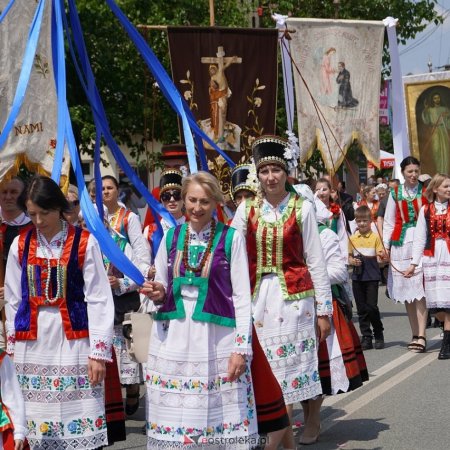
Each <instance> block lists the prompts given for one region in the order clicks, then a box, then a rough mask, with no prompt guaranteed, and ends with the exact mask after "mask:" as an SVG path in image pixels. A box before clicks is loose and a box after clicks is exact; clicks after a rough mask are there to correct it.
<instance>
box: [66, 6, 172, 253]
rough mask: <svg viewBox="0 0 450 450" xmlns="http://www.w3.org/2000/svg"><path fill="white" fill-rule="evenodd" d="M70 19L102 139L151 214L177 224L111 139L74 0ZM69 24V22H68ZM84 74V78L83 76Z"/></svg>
mask: <svg viewBox="0 0 450 450" xmlns="http://www.w3.org/2000/svg"><path fill="white" fill-rule="evenodd" d="M69 5H70V7H69V17H70V21H71V30H69V29H68V27H67V29H66V33H67V36H68V40H69V48H71V54H72V58H73V60H74V64H75V68H76V70H77V72H78V76H79V78H80V82H81V84H82V86H83V89H84V90H85V93H86V96H87V98H88V100H89V103H90V104H91V108H92V111H93V113H94V121H95V123H96V126H97V127H99V128H100V129H101V132H102V134H103V137H104V138H105V141H106V143H107V145H108V146H109V148H110V150H111V152H112V154H113V156H114V157H115V159H116V161H117V162H118V164H119V166H120V167H121V168H122V170H123V171H124V172H125V174H126V175H127V176H128V178H129V179H130V181H131V182H132V183H133V184H134V185H135V187H136V188H137V189H138V191H139V192H140V193H141V195H143V196H144V198H145V199H146V201H147V203H148V204H149V207H150V208H151V210H152V213H153V214H154V215H155V216H156V215H160V216H161V217H163V218H164V219H165V220H167V221H168V222H169V223H171V224H172V225H175V224H176V221H175V220H174V218H173V217H172V215H171V214H170V213H168V211H167V210H166V209H165V208H164V207H163V206H162V205H161V204H160V203H159V202H157V201H156V200H155V199H154V197H153V196H152V195H151V194H150V193H149V192H148V190H147V188H146V187H145V185H144V184H143V183H142V181H141V180H140V178H139V177H138V176H137V175H136V173H135V171H134V170H133V168H132V167H131V166H130V165H129V163H128V161H127V160H126V158H125V157H124V156H123V154H122V152H121V151H120V148H119V147H118V146H117V144H116V142H115V140H114V138H113V137H112V134H111V132H110V130H109V125H108V122H107V119H106V113H105V111H104V108H103V104H102V102H101V98H100V95H99V93H98V89H97V87H96V85H95V79H94V76H93V73H92V69H91V67H90V64H89V59H88V56H87V52H86V47H85V44H84V40H83V36H82V32H81V25H80V23H79V18H78V14H77V12H76V8H75V3H74V1H73V0H69ZM66 25H67V22H66ZM70 31H72V35H73V37H74V42H75V45H76V46H77V52H78V54H79V56H80V58H81V64H82V66H83V74H82V73H81V69H80V67H79V65H78V62H77V59H76V57H75V51H74V49H73V45H72V42H71V39H70ZM83 75H84V76H83ZM84 77H86V79H87V86H86V83H85V82H84ZM156 225H157V227H158V230H157V232H156V233H154V235H153V244H154V245H153V248H154V249H155V251H156V249H157V248H158V246H159V242H160V240H161V238H162V234H163V232H162V227H161V224H160V223H159V221H157V222H156Z"/></svg>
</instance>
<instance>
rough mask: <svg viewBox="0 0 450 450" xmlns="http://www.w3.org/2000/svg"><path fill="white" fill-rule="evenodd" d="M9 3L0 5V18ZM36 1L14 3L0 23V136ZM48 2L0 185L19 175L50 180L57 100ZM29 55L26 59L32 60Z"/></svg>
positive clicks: (0, 159)
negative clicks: (37, 175) (32, 174)
mask: <svg viewBox="0 0 450 450" xmlns="http://www.w3.org/2000/svg"><path fill="white" fill-rule="evenodd" d="M8 3H9V0H0V14H1V12H3V11H4V10H5V8H6V6H7V5H8ZM37 7H38V2H30V1H29V0H16V1H15V2H14V3H13V4H12V6H11V9H10V10H9V11H8V12H7V14H6V15H5V17H4V19H3V21H2V22H1V23H0V132H1V131H2V130H3V128H4V126H5V123H6V121H7V119H8V117H9V114H10V111H11V108H12V106H13V104H14V99H15V96H16V90H17V89H18V85H19V83H18V81H19V75H20V73H21V70H22V66H23V63H24V55H25V53H26V52H25V49H26V46H27V42H28V34H29V30H30V28H31V26H32V22H33V17H34V15H35V12H36V8H37ZM51 10H52V2H51V1H47V2H46V3H45V10H44V12H43V19H42V27H41V31H40V34H39V41H38V44H37V50H36V54H35V56H34V59H33V60H32V61H31V63H32V70H31V75H30V80H29V82H28V85H27V86H25V88H26V90H25V96H24V101H23V104H22V107H21V109H20V112H19V114H18V116H17V119H16V121H15V123H14V126H13V128H12V130H11V132H10V133H9V135H8V139H7V141H6V144H5V145H4V146H3V148H2V149H0V180H3V179H5V178H7V177H10V176H14V175H16V174H17V173H18V172H19V170H21V169H24V168H25V169H26V170H28V171H30V172H36V173H41V174H45V175H50V174H51V172H52V167H53V160H54V152H55V148H56V132H57V97H56V87H55V81H54V73H53V60H52V47H51ZM32 57H33V55H31V58H32ZM69 164H70V159H69V157H68V156H67V154H66V156H65V158H64V162H63V167H62V177H61V183H64V182H65V181H66V179H67V178H66V175H67V173H68V171H69Z"/></svg>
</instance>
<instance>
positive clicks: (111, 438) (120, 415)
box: [105, 348, 127, 445]
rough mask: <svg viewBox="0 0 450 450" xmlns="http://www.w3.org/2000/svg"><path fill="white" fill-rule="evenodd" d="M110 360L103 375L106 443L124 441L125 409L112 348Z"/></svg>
mask: <svg viewBox="0 0 450 450" xmlns="http://www.w3.org/2000/svg"><path fill="white" fill-rule="evenodd" d="M112 359H113V360H112V362H110V363H106V376H105V415H106V426H107V432H108V445H112V444H113V443H114V442H118V441H124V440H125V439H126V438H127V436H126V430H125V411H124V408H123V400H122V386H121V385H120V377H119V369H118V367H117V358H116V352H115V351H114V348H113V349H112Z"/></svg>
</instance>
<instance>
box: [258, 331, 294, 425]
mask: <svg viewBox="0 0 450 450" xmlns="http://www.w3.org/2000/svg"><path fill="white" fill-rule="evenodd" d="M252 349H253V359H252V364H251V371H252V381H253V391H254V393H255V403H256V414H257V419H258V432H259V433H261V434H266V433H270V432H272V431H277V430H282V429H283V428H286V427H287V426H289V416H288V414H287V411H286V405H285V403H284V399H283V393H282V391H281V387H280V385H279V383H278V381H277V379H276V378H275V375H274V374H273V372H272V369H271V367H270V364H269V361H267V358H266V355H265V354H264V350H263V349H262V347H261V344H260V343H259V339H258V336H257V334H256V330H255V327H254V326H253V336H252Z"/></svg>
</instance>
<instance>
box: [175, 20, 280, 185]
mask: <svg viewBox="0 0 450 450" xmlns="http://www.w3.org/2000/svg"><path fill="white" fill-rule="evenodd" d="M168 37H169V48H170V57H171V63H172V77H173V80H174V83H175V85H176V87H177V89H178V90H179V91H180V92H181V94H182V95H183V96H184V98H185V100H186V101H187V102H188V104H189V107H190V109H191V111H192V112H193V114H194V116H195V118H196V120H197V121H198V124H199V126H200V127H201V128H202V130H203V131H204V132H205V133H206V134H207V135H208V136H209V137H210V138H211V139H212V140H213V141H214V142H216V143H217V145H218V146H219V147H220V148H221V149H222V150H225V151H226V152H227V154H228V155H229V156H230V157H231V158H232V159H233V161H235V162H246V161H248V160H249V158H250V156H251V143H252V141H253V140H254V139H255V138H256V137H257V136H260V135H261V134H273V133H274V131H275V115H276V103H277V102H276V99H277V75H278V72H277V70H278V69H277V38H278V34H277V31H276V30H275V29H273V30H267V29H264V30H262V29H246V28H219V27H214V28H205V27H169V28H168ZM205 149H207V155H208V166H209V168H210V170H211V171H212V172H213V173H214V174H215V175H216V176H217V177H218V178H219V180H220V182H221V184H222V189H223V191H224V192H227V191H228V188H229V168H228V166H227V164H226V163H225V160H224V159H223V158H222V157H221V156H219V155H218V153H217V152H216V151H213V150H211V148H210V147H209V146H208V145H206V143H205ZM208 149H209V150H208Z"/></svg>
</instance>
